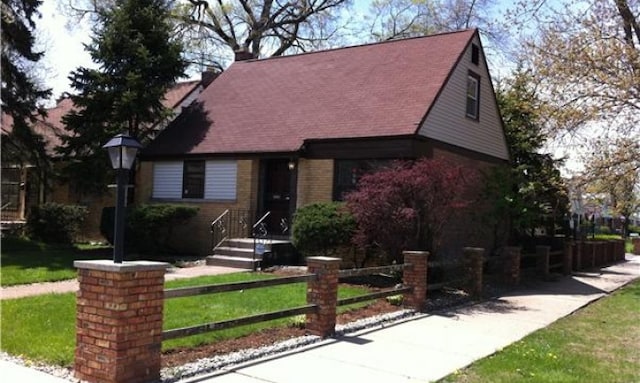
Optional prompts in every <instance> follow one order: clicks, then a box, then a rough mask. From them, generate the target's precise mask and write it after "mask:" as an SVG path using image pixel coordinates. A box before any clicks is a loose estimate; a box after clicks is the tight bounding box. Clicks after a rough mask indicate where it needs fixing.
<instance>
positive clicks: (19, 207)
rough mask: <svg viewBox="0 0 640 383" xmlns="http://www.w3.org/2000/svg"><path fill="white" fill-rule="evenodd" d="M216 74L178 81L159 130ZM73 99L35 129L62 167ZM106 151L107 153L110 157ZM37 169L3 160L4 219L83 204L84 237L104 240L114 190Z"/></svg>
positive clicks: (5, 130)
mask: <svg viewBox="0 0 640 383" xmlns="http://www.w3.org/2000/svg"><path fill="white" fill-rule="evenodd" d="M214 78H215V75H213V73H209V72H205V73H203V78H202V80H197V81H187V82H181V83H177V84H176V85H175V86H173V87H172V88H171V89H170V90H169V91H168V92H167V94H166V95H165V99H164V100H163V105H164V106H165V107H168V108H172V109H173V112H174V113H173V117H171V118H169V119H168V120H165V121H161V122H159V123H158V124H156V128H155V130H156V131H157V132H158V133H159V132H160V131H162V129H164V127H165V126H166V125H167V124H168V123H169V122H170V121H171V120H172V119H173V118H175V116H177V115H179V114H180V113H181V112H182V109H183V108H184V107H186V106H188V105H189V104H190V103H191V102H193V100H194V99H195V98H196V97H197V95H198V94H199V93H200V92H202V90H203V89H204V87H205V86H207V85H208V84H209V83H211V81H213V79H214ZM73 107H74V105H73V102H72V101H71V99H70V98H68V97H62V98H60V99H59V100H58V101H57V103H56V106H55V107H53V108H50V109H47V117H46V118H40V119H39V120H38V121H37V122H36V123H35V124H34V126H33V129H34V130H35V132H37V133H39V134H40V135H42V136H43V137H44V139H45V142H46V144H47V152H48V154H49V155H50V156H51V158H52V159H53V161H54V166H55V167H57V168H59V167H61V166H64V163H63V162H61V161H59V160H58V159H57V158H56V156H57V154H56V152H55V148H56V147H57V146H59V145H60V144H61V139H60V136H62V135H65V134H66V133H67V130H66V129H65V126H64V124H63V122H62V118H63V117H64V116H65V115H66V114H67V113H69V112H70V111H71V110H72V109H73ZM11 121H12V120H11V118H10V116H7V115H4V114H3V115H2V134H3V135H5V134H10V133H11V131H12V123H11ZM106 155H107V154H106V152H105V156H106ZM36 172H37V169H35V167H34V166H32V165H29V164H26V165H24V164H17V163H8V162H3V163H2V173H1V174H2V206H3V208H2V221H4V222H6V221H17V222H22V221H24V220H25V219H26V217H27V215H28V212H29V210H30V208H31V207H33V206H35V205H38V204H41V203H44V202H58V203H68V204H81V205H84V206H87V207H88V209H89V217H88V219H87V223H86V224H85V225H84V228H83V233H82V234H83V236H84V237H86V238H87V239H102V238H101V235H100V231H99V223H100V215H101V213H102V208H103V207H104V206H113V204H114V198H115V197H114V195H113V193H106V194H104V195H83V194H80V193H78V192H76V191H75V190H74V188H73V185H70V184H68V183H64V182H58V181H56V180H52V179H42V178H38V177H35V176H34V175H35V173H36Z"/></svg>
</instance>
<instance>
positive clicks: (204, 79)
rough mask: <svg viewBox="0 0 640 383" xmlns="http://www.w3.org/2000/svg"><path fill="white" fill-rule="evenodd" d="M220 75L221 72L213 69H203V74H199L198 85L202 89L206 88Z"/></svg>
mask: <svg viewBox="0 0 640 383" xmlns="http://www.w3.org/2000/svg"><path fill="white" fill-rule="evenodd" d="M220 73H222V72H221V71H220V70H218V69H216V68H214V67H207V69H205V70H204V72H202V73H201V74H200V76H201V80H200V83H201V84H202V86H203V87H204V88H206V87H208V86H209V84H211V83H212V82H213V80H215V79H216V78H218V76H220Z"/></svg>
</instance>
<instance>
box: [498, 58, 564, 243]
mask: <svg viewBox="0 0 640 383" xmlns="http://www.w3.org/2000/svg"><path fill="white" fill-rule="evenodd" d="M532 84H533V82H532V81H531V77H530V74H529V73H527V72H525V71H523V70H522V69H518V70H517V71H516V73H515V74H514V76H513V77H512V79H511V80H510V81H509V83H508V84H506V86H503V87H499V88H498V90H497V92H496V96H497V100H498V105H499V107H500V113H501V115H502V119H503V121H504V130H505V138H506V141H507V146H508V148H509V152H510V155H511V168H509V169H501V168H496V169H495V170H494V172H493V174H491V176H490V182H489V184H488V192H489V194H490V195H491V196H492V197H493V199H494V204H493V205H494V208H495V210H496V214H495V216H496V218H497V221H496V226H495V229H496V230H498V228H499V223H500V221H501V220H502V219H504V218H506V219H508V221H509V223H510V225H508V226H510V229H511V233H509V235H508V236H509V238H510V241H511V242H512V243H518V240H519V239H520V238H521V237H523V236H529V235H532V234H533V230H534V229H535V228H538V227H545V228H547V230H548V231H550V232H551V233H553V231H554V230H555V226H556V224H558V223H561V222H562V220H563V219H564V216H565V214H566V213H567V209H568V203H569V200H568V192H567V188H566V185H565V182H564V180H563V179H562V177H561V175H560V171H559V166H560V165H561V164H562V162H561V161H559V160H555V159H553V157H552V156H551V155H550V154H547V153H542V151H543V149H544V145H545V143H546V141H547V135H546V134H545V133H544V131H543V123H542V116H541V114H540V109H539V108H538V105H539V102H540V101H539V99H538V97H537V94H536V90H535V87H534V86H533V85H532ZM496 235H497V233H496ZM497 236H498V235H497Z"/></svg>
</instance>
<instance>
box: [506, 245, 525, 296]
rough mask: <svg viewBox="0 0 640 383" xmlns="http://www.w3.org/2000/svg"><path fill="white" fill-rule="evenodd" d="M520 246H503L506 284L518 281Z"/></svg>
mask: <svg viewBox="0 0 640 383" xmlns="http://www.w3.org/2000/svg"><path fill="white" fill-rule="evenodd" d="M520 251H521V250H520V248H519V247H515V246H510V247H506V248H505V261H504V279H505V280H504V281H505V283H506V284H508V285H512V286H515V285H518V284H519V283H520Z"/></svg>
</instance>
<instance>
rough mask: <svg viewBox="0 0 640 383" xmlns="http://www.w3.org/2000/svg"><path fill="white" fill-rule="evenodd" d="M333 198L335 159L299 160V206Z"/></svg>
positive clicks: (328, 200)
mask: <svg viewBox="0 0 640 383" xmlns="http://www.w3.org/2000/svg"><path fill="white" fill-rule="evenodd" d="M332 198H333V160H309V159H304V158H301V159H300V160H298V200H297V207H302V206H305V205H309V204H311V203H314V202H330V201H331V200H332Z"/></svg>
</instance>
